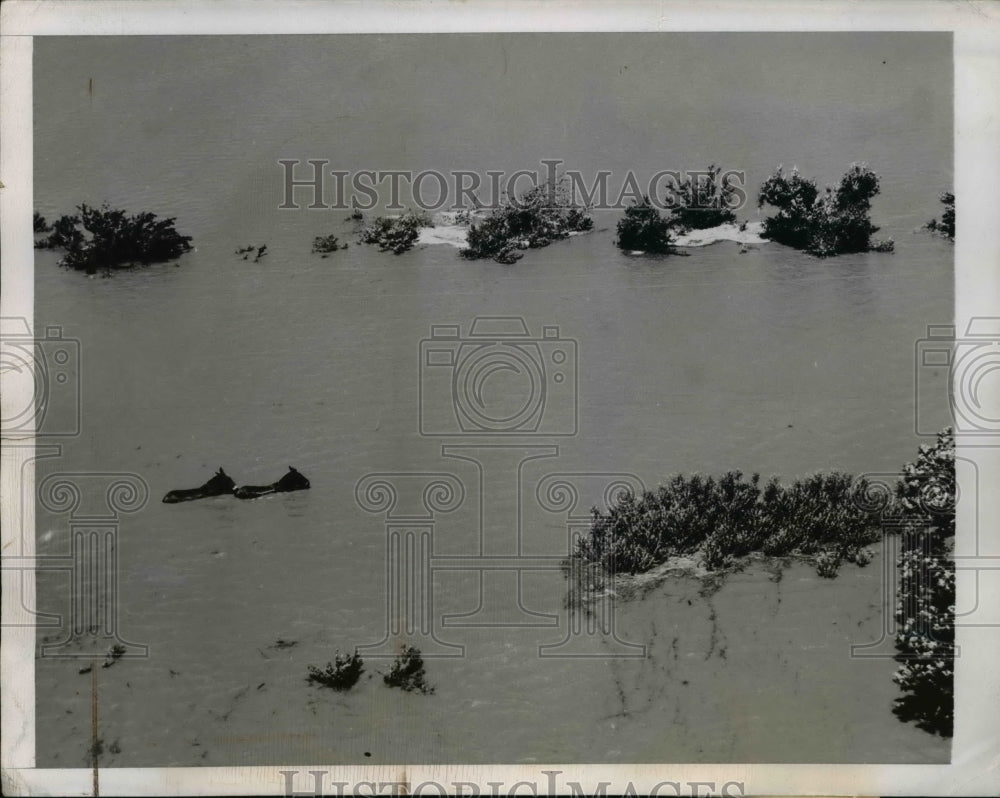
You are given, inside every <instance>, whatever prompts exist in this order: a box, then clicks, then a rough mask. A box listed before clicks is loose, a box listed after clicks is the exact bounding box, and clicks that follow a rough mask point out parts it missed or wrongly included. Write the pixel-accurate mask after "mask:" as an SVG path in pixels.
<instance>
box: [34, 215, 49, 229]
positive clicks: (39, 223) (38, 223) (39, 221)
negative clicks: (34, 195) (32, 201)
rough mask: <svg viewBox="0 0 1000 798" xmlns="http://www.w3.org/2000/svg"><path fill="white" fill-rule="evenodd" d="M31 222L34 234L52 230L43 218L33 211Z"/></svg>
mask: <svg viewBox="0 0 1000 798" xmlns="http://www.w3.org/2000/svg"><path fill="white" fill-rule="evenodd" d="M33 222H34V226H35V232H36V233H47V232H49V231H50V230H51V229H52V227H51V225H49V223H48V222H47V221H45V217H44V216H42V215H41V214H40V213H39V212H38V211H35V214H34V217H33Z"/></svg>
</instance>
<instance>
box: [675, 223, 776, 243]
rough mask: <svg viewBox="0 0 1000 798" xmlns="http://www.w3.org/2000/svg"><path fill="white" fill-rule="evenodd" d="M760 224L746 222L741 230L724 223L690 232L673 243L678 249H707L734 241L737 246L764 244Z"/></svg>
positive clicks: (736, 226) (737, 226)
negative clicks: (709, 246)
mask: <svg viewBox="0 0 1000 798" xmlns="http://www.w3.org/2000/svg"><path fill="white" fill-rule="evenodd" d="M763 227H764V225H763V223H762V222H747V224H746V227H745V228H744V229H743V230H741V229H740V226H739V225H737V224H732V223H726V224H720V225H719V226H718V227H708V228H706V229H704V230H692V231H691V232H689V233H685V234H684V235H679V236H677V238H676V239H675V241H674V244H675V246H678V247H707V246H708V245H709V244H717V243H718V242H719V241H735V242H736V243H737V244H766V243H767V239H766V238H763V237H761V230H762V229H763Z"/></svg>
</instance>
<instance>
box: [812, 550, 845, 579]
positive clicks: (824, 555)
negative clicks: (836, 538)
mask: <svg viewBox="0 0 1000 798" xmlns="http://www.w3.org/2000/svg"><path fill="white" fill-rule="evenodd" d="M839 570H840V555H839V554H836V553H834V552H832V551H824V552H820V555H819V556H818V557H817V558H816V573H817V574H819V575H820V576H822V577H823V578H824V579H833V578H834V577H835V576H836V575H837V571H839Z"/></svg>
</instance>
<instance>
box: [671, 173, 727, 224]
mask: <svg viewBox="0 0 1000 798" xmlns="http://www.w3.org/2000/svg"><path fill="white" fill-rule="evenodd" d="M721 172H722V169H721V168H720V167H718V166H716V165H715V164H712V165H710V166H709V167H708V169H706V170H705V171H704V172H699V173H695V174H694V175H693V177H691V176H689V177H688V178H687V179H686V180H683V181H682V182H681V183H680V185H679V186H678V187H677V189H676V191H675V192H673V193H674V196H673V197H672V199H673V202H671V203H670V205H671V206H672V207H671V215H670V223H671V226H672V227H674V228H675V229H677V230H678V231H687V230H704V229H706V228H709V227H718V226H719V225H720V224H726V223H728V222H735V221H736V214H735V213H733V211H732V205H733V204H734V197H735V195H736V192H737V188H736V186H734V185H733V184H732V183H731V182H730V176H729V175H728V174H727V175H725V176H724V177H723V178H722V180H721V181H720V180H719V174H720V173H721Z"/></svg>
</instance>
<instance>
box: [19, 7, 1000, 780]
mask: <svg viewBox="0 0 1000 798" xmlns="http://www.w3.org/2000/svg"><path fill="white" fill-rule="evenodd" d="M501 31H513V32H528V31H595V32H597V31H636V32H640V31H645V32H657V31H660V32H673V31H733V32H735V31H844V32H849V31H952V33H953V42H954V65H955V72H954V92H955V94H954V98H955V128H954V149H955V189H954V191H955V196H956V198H957V200H956V202H957V205H958V206H959V212H958V214H957V217H958V234H957V236H956V248H955V272H956V310H955V324H956V327H957V329H959V330H964V329H965V327H966V326H967V324H968V322H969V320H970V319H972V318H973V317H982V316H994V317H995V316H1000V222H998V220H1000V207H998V206H1000V202H998V199H997V192H996V188H995V187H996V186H997V185H1000V180H998V178H1000V146H998V142H1000V130H998V125H1000V6H997V5H995V4H992V3H989V2H935V3H930V2H920V0H907V1H903V0H894V1H889V2H879V3H864V2H842V1H840V0H831V1H830V2H820V1H819V0H816V1H814V2H804V1H803V0H798V1H797V2H773V1H772V2H754V3H746V2H713V3H710V4H708V3H697V2H694V0H691V1H689V2H670V1H669V0H663V1H661V2H637V1H635V0H633V1H632V2H621V3H615V2H610V0H609V1H607V2H604V1H602V2H587V1H586V0H575V1H571V0H553V1H552V2H546V3H538V2H526V1H524V0H521V1H520V2H498V1H490V2H486V1H483V0H465V1H464V2H451V1H450V0H449V1H443V0H430V1H426V2H425V1H424V0H411V1H410V2H384V1H382V0H379V1H378V2H364V3H361V2H353V1H348V2H340V1H339V0H330V1H329V2H322V0H305V1H303V2H280V0H217V1H216V2H211V3H204V2H191V1H190V0H178V1H171V0H149V1H148V2H141V3H140V2H103V1H102V0H93V1H90V0H87V1H84V2H71V1H69V0H59V1H49V0H41V1H40V2H34V1H31V0H11V2H6V3H4V4H3V6H2V7H0V181H2V187H0V253H2V260H0V279H2V286H3V291H2V293H0V316H4V317H9V316H20V317H24V318H27V319H29V321H30V320H31V319H32V318H33V308H34V279H33V278H34V265H33V264H34V250H33V235H32V232H31V231H32V227H31V223H32V209H33V201H32V200H33V194H32V189H33V186H32V153H33V149H32V41H33V37H35V36H66V35H73V36H80V35H92V36H112V35H114V36H117V35H155V36H164V35H184V34H187V35H191V34H227V35H243V34H255V33H266V34H276V33H281V34H351V33H421V32H427V33H430V32H437V33H442V32H455V33H458V32H501ZM928 321H934V320H928ZM24 376H25V375H20V376H18V375H16V374H9V373H5V374H4V375H3V376H2V378H0V379H2V390H0V395H2V397H3V401H4V403H5V404H6V403H7V402H11V403H16V402H17V400H18V399H19V398H23V397H24V396H25V395H27V396H30V393H31V386H30V385H28V384H26V382H25V380H24V379H23V377H24ZM28 382H30V375H28ZM15 443H16V445H15ZM959 446H960V448H962V440H961V436H960V437H959ZM962 454H963V457H966V458H967V459H970V460H973V461H974V462H976V464H977V466H978V468H979V472H980V475H981V478H980V481H981V483H982V484H983V485H998V484H1000V451H998V449H997V448H996V447H993V448H991V447H978V448H969V449H963V451H962ZM31 456H32V446H31V441H30V439H29V440H28V441H17V442H13V443H12V442H11V441H10V440H8V439H7V437H6V436H5V437H4V449H3V457H2V466H0V468H2V471H0V485H2V487H3V492H2V501H0V534H2V540H0V546H2V550H3V552H4V553H5V555H4V556H5V559H6V558H7V557H9V556H10V555H9V551H10V550H9V549H8V547H9V546H12V545H15V546H19V547H20V550H19V551H18V549H13V551H18V554H19V555H20V556H21V557H24V558H31V557H33V556H34V551H33V546H34V536H33V535H32V534H28V535H24V536H23V540H24V545H23V546H20V544H19V540H20V539H21V538H22V535H21V530H22V529H29V530H30V529H33V527H34V508H33V506H24V507H22V505H21V502H20V501H18V500H17V498H18V496H19V495H21V491H22V490H25V489H29V490H30V488H31V487H32V486H31V485H30V484H27V485H22V484H21V482H22V479H26V480H28V482H30V481H31V480H32V479H33V469H32V468H31V467H30V463H29V461H30V458H31ZM22 474H23V477H22ZM28 495H32V494H30V493H29V494H28ZM977 514H978V517H977ZM997 515H998V513H997V507H996V502H995V501H993V500H992V499H991V500H990V503H981V506H978V507H972V506H963V505H960V506H959V515H958V518H957V523H958V529H959V535H958V541H957V544H956V553H957V554H958V555H963V554H964V555H972V554H976V553H979V554H983V553H984V552H976V551H975V550H974V549H973V546H974V544H975V541H974V540H970V536H969V535H967V534H965V531H968V530H973V529H975V528H976V525H977V524H978V528H979V529H981V530H983V534H984V535H987V536H989V533H990V532H993V531H994V530H996V529H998V528H1000V524H998V518H997ZM987 539H988V538H987ZM995 554H1000V551H998V552H996V553H995ZM9 573H10V572H8V571H5V572H4V578H3V582H2V590H3V592H2V599H3V604H2V613H3V625H4V636H3V645H2V646H0V677H2V684H3V691H2V699H0V702H2V716H0V717H2V737H0V766H2V789H3V792H4V793H5V794H9V795H29V794H31V795H33V794H43V793H44V794H58V795H89V794H92V790H93V785H92V772H91V771H90V770H89V769H87V768H80V769H38V768H35V744H36V741H35V728H34V711H35V710H34V708H35V683H34V665H35V634H34V628H33V627H32V626H31V623H32V620H31V615H30V614H29V613H28V612H27V611H26V610H25V609H24V608H23V607H22V604H21V590H22V589H23V590H24V591H26V592H27V593H28V594H29V595H33V591H34V579H33V575H32V574H31V573H30V572H26V573H25V575H24V579H23V581H22V580H15V579H12V578H7V577H8V576H9ZM984 573H985V574H986V576H985V578H979V577H980V574H979V573H978V572H976V571H973V570H959V572H958V580H957V590H958V593H959V596H962V595H965V596H967V597H968V596H970V595H971V594H972V593H973V592H974V591H976V590H978V596H977V598H978V604H979V606H980V607H998V606H1000V574H998V572H996V571H994V572H984ZM963 604H965V602H963ZM18 624H20V625H18ZM957 642H958V644H959V645H960V646H961V649H962V657H961V661H960V662H959V663H957V664H956V671H957V673H956V689H955V736H954V738H953V743H952V762H951V764H948V765H775V764H767V763H755V764H735V765H725V764H718V765H679V764H662V765H650V764H642V765H603V764H596V765H560V764H558V763H555V764H551V765H532V766H520V765H519V766H506V765H490V766H468V765H462V764H450V765H449V764H442V765H407V764H404V763H400V764H399V765H397V766H375V765H373V766H324V765H322V764H317V765H315V766H311V767H310V766H303V765H296V766H294V767H287V766H286V767H283V766H281V765H267V766H264V765H261V766H254V767H225V768H211V767H206V768H112V769H102V770H101V771H100V791H101V793H103V794H104V795H125V794H136V795H139V794H158V795H197V794H201V795H209V794H210V795H241V794H260V795H281V794H284V790H285V777H284V776H283V775H282V774H281V771H283V770H295V771H298V772H299V773H300V774H302V778H300V780H299V781H298V782H296V790H297V791H298V792H299V794H301V793H302V791H303V790H305V789H306V788H307V787H308V783H306V782H305V781H303V779H304V778H308V777H307V776H306V775H305V774H307V773H308V772H309V771H310V770H321V771H324V772H325V773H326V774H327V777H326V782H325V783H326V784H328V785H329V784H331V783H333V782H337V781H340V782H347V783H348V784H349V785H355V787H357V786H358V785H362V784H364V783H365V782H368V783H371V784H372V786H373V787H374V786H375V785H378V784H381V783H395V782H399V781H403V782H405V783H407V784H408V785H410V790H409V791H408V792H411V793H412V792H413V788H414V786H417V785H420V784H421V783H423V782H427V783H429V782H436V783H437V784H441V785H444V786H445V788H446V789H448V790H449V791H451V790H454V789H456V788H455V787H454V786H452V785H454V784H455V783H465V784H466V787H465V789H471V787H470V786H469V784H470V783H474V784H478V785H479V787H480V789H481V792H482V794H491V793H490V789H491V788H490V787H488V786H487V783H488V782H503V783H504V785H505V787H504V789H506V788H507V787H509V786H510V785H514V784H515V783H516V782H519V781H527V782H530V783H532V784H536V785H538V788H539V790H541V791H545V788H546V784H547V782H546V776H545V775H543V774H544V771H546V770H549V771H561V775H559V776H558V779H559V786H560V788H561V790H562V791H563V792H565V791H567V789H568V788H567V787H566V781H567V780H568V779H572V780H574V781H578V782H579V783H580V784H581V785H582V786H583V788H584V789H585V790H586V791H587V792H588V794H593V790H594V789H595V788H596V787H597V786H598V784H599V783H600V782H610V787H609V788H608V792H609V793H612V794H613V793H619V794H620V793H621V792H622V791H623V790H625V789H626V787H627V785H629V784H631V785H633V787H634V790H635V791H636V792H637V793H638V794H648V793H649V792H650V791H651V790H652V789H653V788H654V787H655V786H656V785H657V784H659V783H662V782H667V783H678V784H680V785H681V788H682V790H684V791H687V792H690V791H691V788H690V787H689V786H688V785H690V784H692V783H698V782H701V783H703V784H704V783H708V782H711V783H714V784H716V785H719V786H720V787H721V785H725V784H728V783H733V782H742V784H743V790H744V791H745V794H747V795H762V794H771V795H786V794H791V795H804V794H817V793H818V794H824V795H842V794H847V795H859V794H860V795H897V794H904V795H905V794H923V795H943V794H962V795H995V794H997V793H998V792H1000V768H998V765H997V762H998V760H997V753H996V752H997V751H998V750H1000V733H998V732H1000V712H998V699H1000V669H998V668H997V667H996V662H997V661H998V656H997V655H998V654H1000V628H997V627H995V626H987V627H980V628H968V627H960V628H959V629H958V630H957ZM363 789H364V791H365V792H363V793H362V794H368V791H370V790H371V789H372V787H368V786H365V787H363ZM695 789H697V788H695ZM702 789H703V790H704V787H703V788H702ZM428 791H429V792H430V791H434V792H435V793H436V790H431V788H428ZM660 791H661V794H674V792H675V790H674V788H673V787H669V788H667V787H661V788H660ZM350 793H351V787H348V788H346V794H350ZM355 794H358V793H355ZM466 794H469V793H466ZM732 794H739V793H732Z"/></svg>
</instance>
